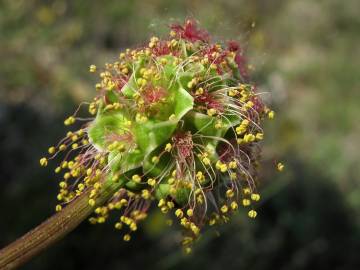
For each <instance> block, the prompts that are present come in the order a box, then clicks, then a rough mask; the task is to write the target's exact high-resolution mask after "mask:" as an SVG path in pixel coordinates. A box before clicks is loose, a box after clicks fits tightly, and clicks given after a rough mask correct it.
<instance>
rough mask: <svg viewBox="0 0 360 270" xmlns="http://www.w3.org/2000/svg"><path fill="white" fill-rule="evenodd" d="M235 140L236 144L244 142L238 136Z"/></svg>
mask: <svg viewBox="0 0 360 270" xmlns="http://www.w3.org/2000/svg"><path fill="white" fill-rule="evenodd" d="M236 142H237V144H242V143H244V140H243V139H241V138H238V139H237V140H236Z"/></svg>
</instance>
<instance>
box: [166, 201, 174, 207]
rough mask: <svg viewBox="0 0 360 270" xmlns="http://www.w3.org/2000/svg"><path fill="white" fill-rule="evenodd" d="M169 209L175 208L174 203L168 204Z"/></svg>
mask: <svg viewBox="0 0 360 270" xmlns="http://www.w3.org/2000/svg"><path fill="white" fill-rule="evenodd" d="M166 205H167V207H168V208H169V209H173V208H174V207H175V204H174V202H171V201H170V202H167V204H166Z"/></svg>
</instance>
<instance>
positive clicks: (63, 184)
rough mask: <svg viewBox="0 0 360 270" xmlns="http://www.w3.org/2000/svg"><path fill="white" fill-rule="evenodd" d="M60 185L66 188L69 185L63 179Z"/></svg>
mask: <svg viewBox="0 0 360 270" xmlns="http://www.w3.org/2000/svg"><path fill="white" fill-rule="evenodd" d="M59 187H61V188H66V187H67V184H66V182H64V181H61V182H60V183H59Z"/></svg>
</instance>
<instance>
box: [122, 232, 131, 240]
mask: <svg viewBox="0 0 360 270" xmlns="http://www.w3.org/2000/svg"><path fill="white" fill-rule="evenodd" d="M123 239H124V241H125V242H129V241H130V239H131V236H130V234H128V233H127V234H125V235H124V238H123Z"/></svg>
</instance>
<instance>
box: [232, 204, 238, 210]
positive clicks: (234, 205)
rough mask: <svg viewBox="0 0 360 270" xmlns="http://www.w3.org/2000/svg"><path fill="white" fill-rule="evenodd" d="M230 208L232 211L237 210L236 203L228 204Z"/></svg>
mask: <svg viewBox="0 0 360 270" xmlns="http://www.w3.org/2000/svg"><path fill="white" fill-rule="evenodd" d="M230 207H231V209H232V210H237V209H238V208H239V206H238V204H237V202H232V203H231V204H230Z"/></svg>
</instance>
